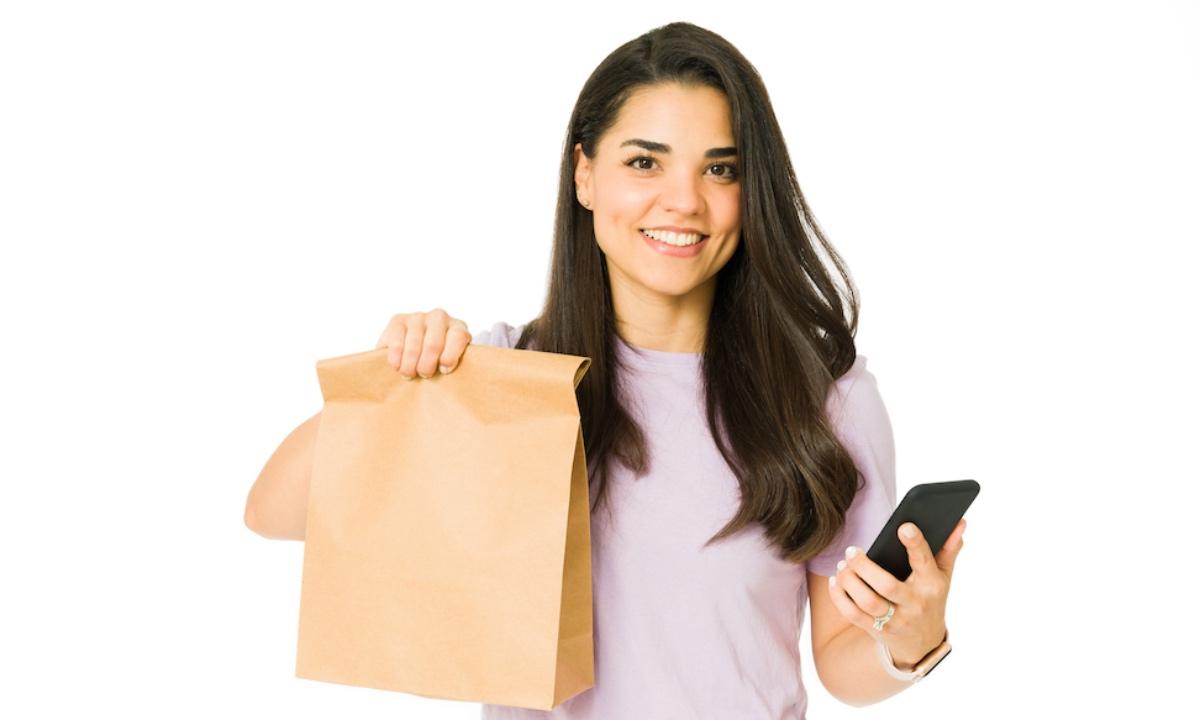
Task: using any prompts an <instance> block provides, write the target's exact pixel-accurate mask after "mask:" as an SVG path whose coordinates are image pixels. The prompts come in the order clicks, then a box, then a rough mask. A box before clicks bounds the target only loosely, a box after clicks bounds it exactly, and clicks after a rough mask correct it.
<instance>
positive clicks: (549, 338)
mask: <svg viewBox="0 0 1200 720" xmlns="http://www.w3.org/2000/svg"><path fill="white" fill-rule="evenodd" d="M664 82H677V83H682V84H685V85H704V86H708V87H712V88H715V89H717V90H719V91H720V92H722V93H724V95H725V97H726V98H727V99H728V101H729V105H730V109H731V111H732V122H733V132H734V141H735V143H736V147H737V150H738V156H739V166H740V169H741V188H740V192H741V195H740V203H741V204H740V209H741V236H740V242H739V246H738V248H737V250H736V252H735V253H734V254H733V256H732V257H731V258H730V259H729V261H728V263H727V264H726V265H725V266H724V267H723V268H722V269H721V270H720V271H719V272H718V274H717V288H716V293H715V297H714V301H713V307H712V314H711V316H710V318H709V325H708V332H707V333H706V337H707V340H706V343H705V347H704V351H703V356H702V365H703V376H704V385H705V388H704V391H705V396H706V398H705V407H706V414H707V421H708V426H709V429H710V431H711V432H712V435H713V439H714V441H715V442H716V445H717V448H718V449H719V451H720V452H721V454H722V455H723V456H724V458H725V460H726V462H727V463H728V465H729V468H730V470H731V471H732V472H733V473H734V474H735V475H736V476H737V479H738V483H739V485H740V487H741V498H742V500H741V506H740V508H739V510H738V512H737V513H736V514H735V515H734V517H733V518H732V519H731V520H730V521H729V522H728V523H727V524H726V525H725V527H724V528H722V529H721V530H720V531H719V532H718V533H717V534H716V535H714V536H713V537H712V538H710V539H709V541H708V543H706V546H707V544H711V543H713V542H716V541H718V540H721V539H723V538H726V537H728V536H730V535H733V534H734V533H737V532H738V531H740V530H741V529H742V528H744V527H746V526H747V525H749V524H750V523H754V522H757V523H761V525H762V526H763V528H764V531H765V535H766V537H767V538H768V539H769V541H770V542H771V543H772V544H773V545H774V546H775V547H776V548H777V549H778V552H779V555H780V557H783V558H786V559H788V560H789V561H792V562H796V563H802V562H804V561H806V560H808V559H809V558H812V557H813V556H815V555H817V554H818V553H820V552H821V551H822V550H824V549H825V547H826V546H827V545H828V544H829V543H830V542H832V541H833V539H834V538H835V537H836V536H837V533H838V532H839V531H840V529H841V527H842V525H843V523H844V521H845V515H846V512H847V510H848V508H849V507H850V504H851V502H852V501H853V500H854V496H855V494H856V493H857V492H858V490H859V489H860V488H859V487H858V485H857V470H856V468H855V465H854V462H853V460H852V459H851V457H850V456H849V454H848V453H847V452H846V450H845V449H844V448H843V447H842V446H841V444H840V443H839V441H838V439H837V437H836V436H835V435H834V432H833V429H832V428H831V426H830V424H829V422H828V420H827V418H826V415H825V410H826V400H827V397H828V393H829V392H830V389H831V386H832V385H833V383H834V381H835V380H836V379H837V378H838V377H841V375H842V374H844V373H845V372H846V371H847V370H848V369H849V368H850V366H851V365H852V364H853V363H854V360H855V355H856V352H855V346H854V335H855V332H856V329H857V325H858V301H857V294H856V290H855V288H854V284H853V282H852V281H851V279H850V276H849V274H848V273H847V271H846V269H845V266H844V264H843V262H842V259H841V257H840V256H839V255H838V254H837V252H836V251H835V250H834V249H833V247H832V246H831V245H830V244H829V242H828V241H827V240H826V239H825V237H824V235H823V234H822V233H821V231H820V229H819V228H818V226H817V223H816V221H815V219H814V218H813V214H812V212H811V211H810V210H809V207H808V205H807V203H806V202H805V200H804V195H803V194H802V193H801V192H800V186H799V183H798V182H797V180H796V176H795V172H794V170H793V169H792V166H791V162H790V160H789V157H788V152H787V148H786V146H785V144H784V139H783V134H782V132H781V131H780V128H779V124H778V122H777V121H776V119H775V112H774V110H773V109H772V107H771V103H770V100H769V98H768V96H767V90H766V88H765V86H764V85H763V82H762V79H761V78H760V77H759V75H758V72H757V71H756V70H755V69H754V67H753V66H752V65H751V64H750V62H749V61H747V60H746V58H745V57H743V56H742V54H741V53H740V52H738V50H737V49H736V48H734V46H733V45H731V44H730V43H729V42H728V41H726V40H725V39H724V38H722V37H721V36H719V35H717V34H715V33H713V32H711V31H709V30H705V29H703V28H700V27H697V26H696V25H693V24H690V23H686V22H675V23H671V24H669V25H664V26H662V27H658V28H655V29H653V30H651V31H650V32H647V33H645V34H644V35H642V36H640V37H638V38H636V39H634V40H631V41H629V42H627V43H625V44H624V45H622V46H621V47H619V48H617V49H616V50H614V51H613V52H612V53H611V54H610V55H609V56H608V57H606V58H605V59H604V60H603V62H601V63H600V65H599V66H598V67H597V68H596V69H595V70H594V71H593V72H592V74H591V76H590V77H589V78H588V79H587V82H585V83H584V85H583V89H582V90H581V91H580V93H579V98H578V100H577V101H576V103H575V109H574V110H573V111H572V113H571V119H570V123H569V125H568V128H567V134H566V142H565V143H564V145H563V157H562V165H561V171H560V175H559V192H558V208H557V211H556V217H555V225H554V227H555V234H554V248H553V254H552V259H551V267H550V278H549V288H548V291H547V295H546V300H545V304H544V305H543V307H542V312H541V314H540V315H539V316H538V317H537V318H535V319H533V320H531V321H529V322H528V323H526V326H525V328H524V330H523V332H522V333H521V336H520V338H519V340H518V341H517V343H516V347H518V348H523V349H524V348H529V347H530V343H531V342H532V343H533V344H534V346H535V347H536V349H539V350H542V351H545V352H561V353H569V354H573V355H581V356H586V357H589V358H591V359H592V364H591V367H590V369H589V370H588V372H587V374H586V375H585V376H584V378H583V380H582V381H581V382H580V383H579V385H578V387H577V388H576V397H577V399H578V403H579V411H580V419H581V423H582V426H583V434H584V444H585V447H586V450H587V457H588V466H589V469H593V472H591V473H590V477H591V482H592V483H593V484H595V485H597V487H596V488H595V492H596V493H597V495H596V500H595V504H594V506H593V508H592V511H593V512H594V511H595V510H596V509H598V508H599V507H601V506H603V505H604V504H605V497H606V493H605V488H606V482H607V480H608V462H609V460H610V459H611V458H612V457H615V458H616V459H618V460H619V461H620V462H621V463H623V464H624V465H625V466H626V467H628V468H629V469H630V470H631V471H633V472H634V473H635V474H636V475H637V476H639V477H640V476H642V475H644V474H645V473H646V472H647V471H648V468H649V462H650V458H649V457H648V456H647V451H646V442H645V437H644V435H643V433H642V429H641V428H640V427H638V425H637V424H636V422H635V421H634V420H633V419H632V418H631V416H630V415H629V413H628V412H627V411H626V409H625V408H624V407H622V406H621V404H620V402H619V401H618V396H617V392H616V383H617V380H618V375H619V373H620V371H621V368H620V367H618V358H617V356H616V353H615V350H616V347H615V342H616V339H615V333H616V330H615V317H614V313H613V306H612V297H611V289H610V286H609V279H608V270H607V266H606V264H605V262H604V257H603V254H602V253H601V251H600V248H599V246H598V245H597V243H596V236H595V232H594V229H593V226H592V215H591V211H589V210H587V209H586V208H584V207H582V206H581V205H580V203H579V201H578V199H577V198H576V195H575V181H574V177H575V164H574V158H573V152H572V150H573V148H574V147H575V144H576V143H580V144H582V147H583V152H584V153H585V154H586V155H587V156H588V157H589V158H594V157H595V153H596V148H597V144H598V141H599V139H600V137H601V136H602V135H603V134H604V133H605V132H606V131H607V130H608V129H609V128H610V127H611V126H612V125H613V123H614V122H615V119H616V117H617V113H618V111H619V110H620V108H621V106H622V105H623V104H624V102H625V101H626V100H627V99H628V97H629V96H630V94H631V93H632V92H633V91H635V90H638V89H642V88H645V87H648V86H652V85H655V84H658V83H664ZM818 247H819V248H821V249H823V250H824V251H825V253H826V254H827V255H828V256H829V258H830V259H831V260H832V262H833V265H834V266H835V267H836V269H837V272H838V275H839V276H840V277H841V279H842V281H843V282H844V284H845V289H846V293H847V296H846V302H845V303H843V299H842V296H841V295H840V294H839V288H838V286H837V285H835V283H834V279H833V277H832V276H831V275H830V273H829V272H828V271H827V270H826V268H825V266H824V265H823V264H822V261H821V259H820V257H819V256H818V253H817V248H818ZM847 312H848V313H849V317H848V318H847V317H846V316H845V314H846V313H847Z"/></svg>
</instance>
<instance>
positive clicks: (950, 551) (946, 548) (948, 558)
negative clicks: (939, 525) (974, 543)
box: [936, 518, 967, 577]
mask: <svg viewBox="0 0 1200 720" xmlns="http://www.w3.org/2000/svg"><path fill="white" fill-rule="evenodd" d="M966 531H967V519H966V518H962V519H960V520H959V521H958V525H956V526H954V531H953V532H951V533H950V537H948V538H946V542H945V543H944V544H943V545H942V549H941V550H939V551H938V554H937V558H936V561H937V566H938V568H940V569H941V571H942V572H944V573H946V577H950V576H951V575H953V574H954V561H955V560H957V559H958V553H959V552H960V551H961V550H962V549H963V533H965V532H966Z"/></svg>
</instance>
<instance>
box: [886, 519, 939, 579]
mask: <svg viewBox="0 0 1200 720" xmlns="http://www.w3.org/2000/svg"><path fill="white" fill-rule="evenodd" d="M909 529H911V530H912V537H905V536H904V533H905V531H906V530H909ZM896 533H897V534H898V535H899V536H900V542H902V543H904V546H905V547H906V548H908V564H909V565H910V566H911V567H912V570H913V575H917V576H918V577H924V576H928V575H929V574H930V573H931V572H935V571H936V570H937V563H935V562H934V560H933V551H932V550H930V549H929V543H928V542H926V541H925V534H924V533H922V532H921V528H919V527H917V525H916V523H911V522H906V523H904V524H902V525H901V526H900V527H899V529H898V530H897V531H896Z"/></svg>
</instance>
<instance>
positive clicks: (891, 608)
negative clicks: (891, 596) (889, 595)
mask: <svg viewBox="0 0 1200 720" xmlns="http://www.w3.org/2000/svg"><path fill="white" fill-rule="evenodd" d="M895 614H896V606H895V605H893V604H891V603H888V611H887V615H880V616H879V617H877V618H875V629H876V630H882V629H883V626H884V625H886V624H887V621H888V620H891V619H892V616H893V615H895Z"/></svg>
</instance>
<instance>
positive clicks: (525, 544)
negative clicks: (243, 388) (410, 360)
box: [296, 344, 595, 710]
mask: <svg viewBox="0 0 1200 720" xmlns="http://www.w3.org/2000/svg"><path fill="white" fill-rule="evenodd" d="M387 352H388V350H387V348H377V349H375V350H371V351H368V352H361V353H355V354H353V355H344V356H341V357H334V358H329V359H325V360H320V361H318V362H317V375H318V379H319V381H320V385H321V393H322V395H323V396H324V398H325V404H324V408H323V410H322V411H321V420H320V427H319V430H318V434H317V440H316V447H315V450H314V456H313V469H312V484H311V489H310V490H309V499H308V515H307V528H306V530H305V544H304V567H303V577H302V581H301V592H300V623H299V639H298V644H297V650H296V677H299V678H306V679H310V680H321V681H325V682H334V683H342V684H346V685H357V686H361V687H369V688H378V689H383V690H394V691H400V692H406V693H412V694H416V695H422V696H426V697H431V698H443V699H451V700H462V701H470V702H478V703H486V704H499V705H511V706H517V707H525V708H531V709H538V710H550V709H553V707H554V706H557V705H559V704H560V703H562V702H563V701H564V700H566V699H568V698H570V697H572V696H573V695H576V694H578V693H580V692H582V691H584V690H587V689H588V688H591V687H592V686H593V685H594V682H595V680H594V673H593V657H594V655H593V644H592V584H591V583H592V572H591V535H590V513H589V509H588V486H587V458H586V454H585V452H584V445H583V432H582V429H581V426H580V422H579V408H578V405H577V403H576V400H575V388H576V386H578V384H579V381H580V380H581V379H582V378H583V376H584V374H586V372H587V370H588V368H589V367H590V366H591V359H590V358H586V357H577V356H573V355H565V354H561V353H547V352H540V351H536V350H515V349H508V348H497V347H492V346H488V345H474V344H472V345H468V346H467V349H466V352H465V353H464V355H463V356H462V358H461V359H460V360H459V365H458V367H457V368H456V369H455V370H454V371H453V372H451V373H449V374H446V375H440V374H439V375H435V376H434V377H432V378H429V379H424V378H415V379H413V380H405V379H404V378H403V377H401V376H400V374H399V373H398V372H397V371H395V370H394V369H392V367H391V366H390V365H388V363H387Z"/></svg>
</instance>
